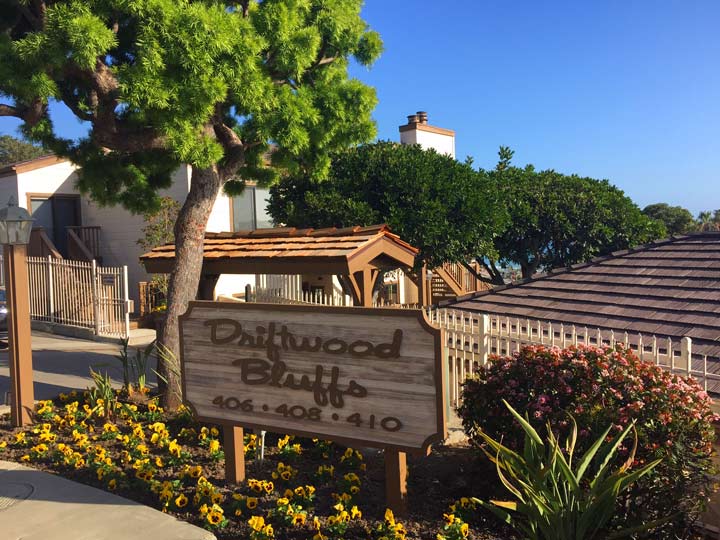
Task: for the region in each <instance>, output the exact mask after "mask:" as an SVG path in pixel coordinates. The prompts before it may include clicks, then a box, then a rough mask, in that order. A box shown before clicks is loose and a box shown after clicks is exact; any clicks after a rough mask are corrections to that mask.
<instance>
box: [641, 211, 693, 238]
mask: <svg viewBox="0 0 720 540" xmlns="http://www.w3.org/2000/svg"><path fill="white" fill-rule="evenodd" d="M643 214H645V215H646V216H647V217H649V218H650V219H654V220H656V221H660V222H662V223H663V224H664V225H665V229H666V230H667V233H668V234H669V235H673V234H685V233H688V232H691V231H694V230H696V229H697V223H696V222H695V219H694V218H693V215H692V214H691V213H690V210H688V209H687V208H683V207H682V206H670V205H669V204H667V203H656V204H650V205H648V206H646V207H645V208H643Z"/></svg>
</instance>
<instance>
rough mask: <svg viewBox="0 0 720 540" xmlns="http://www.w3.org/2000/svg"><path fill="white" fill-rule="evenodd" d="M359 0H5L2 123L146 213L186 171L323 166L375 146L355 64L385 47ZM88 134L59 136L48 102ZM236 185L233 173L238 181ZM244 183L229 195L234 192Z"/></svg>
mask: <svg viewBox="0 0 720 540" xmlns="http://www.w3.org/2000/svg"><path fill="white" fill-rule="evenodd" d="M361 4H362V2H361V0H340V1H332V2H326V1H320V0H264V1H262V2H257V1H250V0H246V1H239V2H225V1H219V0H207V1H197V0H152V1H148V0H72V1H69V0H68V1H64V0H58V1H51V0H44V1H43V0H38V1H37V2H32V3H27V2H25V1H22V0H9V5H8V6H6V7H4V8H3V10H2V14H0V59H1V60H0V97H1V96H2V95H5V96H7V97H9V98H10V101H11V102H10V103H7V104H4V105H0V115H5V116H9V115H11V116H17V117H19V118H21V119H23V120H24V121H25V123H24V127H23V129H24V133H25V135H26V136H28V137H29V138H30V139H32V140H36V141H42V142H43V143H45V144H47V145H48V147H49V148H51V149H52V150H53V151H55V152H56V153H58V154H60V155H63V156H68V157H70V158H72V159H73V161H74V162H76V163H78V164H80V165H82V167H83V169H82V176H81V180H80V188H81V189H83V190H85V191H87V192H89V193H90V194H91V195H92V196H93V197H94V198H95V199H96V200H97V201H99V202H100V203H105V204H114V203H118V202H119V203H122V204H123V205H124V206H126V207H127V208H129V209H130V210H133V211H137V212H142V211H145V210H147V209H148V207H149V206H157V203H158V198H157V195H156V193H157V190H158V189H160V188H165V187H167V186H168V184H169V183H170V173H171V172H172V171H173V170H174V169H175V168H176V167H177V166H178V165H179V164H180V163H188V164H191V165H193V166H195V167H198V168H201V169H204V168H208V167H211V166H215V165H217V166H218V168H219V171H220V173H221V175H222V176H223V178H231V177H234V178H238V177H242V178H245V179H251V178H252V179H260V180H263V181H269V180H271V179H272V172H271V171H270V170H268V168H267V167H265V166H264V163H263V159H262V156H263V153H264V151H265V149H266V145H267V143H268V141H270V140H272V141H274V142H276V143H277V145H278V150H277V151H276V152H274V153H273V156H274V159H275V160H276V161H277V162H282V163H284V164H285V165H286V166H288V167H291V168H293V169H299V170H303V171H308V172H309V171H323V170H324V169H326V168H327V165H328V158H327V152H328V151H329V150H332V149H333V148H339V147H342V146H345V145H348V144H353V143H358V142H362V141H365V140H368V139H369V138H371V137H372V136H373V134H374V130H375V126H374V123H373V122H372V121H371V119H370V111H371V110H372V108H373V107H374V105H375V102H376V98H375V93H374V91H373V90H372V89H371V88H368V87H366V86H365V85H363V84H362V83H360V82H359V81H357V80H352V79H348V77H347V66H348V61H349V58H350V57H353V58H354V59H355V60H357V61H359V62H360V63H362V64H369V63H371V62H372V61H373V60H374V59H375V58H376V57H377V56H378V54H379V53H380V50H381V47H382V44H381V41H380V38H379V36H378V35H377V33H375V32H372V31H370V30H368V28H367V26H366V24H365V22H364V21H363V20H362V19H361V18H360V16H359V13H360V8H361ZM52 100H58V101H62V102H63V103H64V104H65V105H67V106H68V107H69V108H70V109H71V110H72V111H73V112H74V113H75V115H76V116H77V117H78V118H79V119H81V120H84V121H87V122H89V123H90V124H91V132H90V136H89V137H88V138H87V139H83V140H80V141H70V140H65V139H62V138H61V137H59V136H57V134H56V133H55V130H54V126H53V125H52V122H51V120H50V117H49V116H48V114H47V105H48V102H50V101H52ZM238 172H239V173H240V176H236V174H237V173H238ZM242 187H243V184H242V182H241V181H237V180H231V181H229V182H228V184H227V186H226V189H227V190H228V191H235V192H237V191H240V190H242Z"/></svg>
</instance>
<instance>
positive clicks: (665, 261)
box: [441, 232, 720, 358]
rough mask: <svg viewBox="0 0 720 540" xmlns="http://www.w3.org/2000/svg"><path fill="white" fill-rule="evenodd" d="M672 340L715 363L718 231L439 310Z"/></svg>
mask: <svg viewBox="0 0 720 540" xmlns="http://www.w3.org/2000/svg"><path fill="white" fill-rule="evenodd" d="M441 306H442V307H452V308H455V309H463V310H468V311H475V312H486V313H496V314H500V315H507V316H510V317H521V318H530V319H537V320H542V321H552V322H559V323H564V324H575V325H579V326H587V327H588V328H601V329H607V330H615V331H621V332H623V333H624V332H626V331H627V332H628V333H636V334H637V333H642V334H645V335H656V336H658V337H665V336H670V337H672V338H673V339H675V338H677V339H678V340H679V339H681V338H683V337H685V336H687V337H690V338H692V340H693V354H699V355H707V356H712V357H716V358H717V357H720V232H707V233H695V234H690V235H687V236H679V237H673V238H670V239H667V240H662V241H659V242H655V243H652V244H647V245H644V246H639V247H637V248H634V249H630V250H625V251H620V252H616V253H613V254H611V255H609V256H605V257H599V258H597V259H594V260H592V261H590V262H588V263H584V264H578V265H575V266H572V267H570V268H568V269H561V270H555V271H552V272H548V273H546V274H539V275H536V276H533V277H532V278H531V279H527V280H523V281H519V282H516V283H512V284H510V285H505V286H501V287H497V288H495V289H491V290H490V291H485V292H480V293H475V294H473V295H466V296H461V297H458V298H456V299H454V300H450V301H446V302H443V303H441Z"/></svg>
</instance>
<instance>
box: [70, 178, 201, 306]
mask: <svg viewBox="0 0 720 540" xmlns="http://www.w3.org/2000/svg"><path fill="white" fill-rule="evenodd" d="M189 179H190V167H187V166H183V167H180V168H179V169H178V170H177V171H175V173H174V174H173V183H172V186H171V187H170V188H168V189H166V190H163V191H161V192H160V194H161V195H163V196H168V197H172V198H173V199H175V200H176V201H178V202H179V203H180V204H182V203H184V202H185V198H186V197H187V193H188V188H189V185H190V183H189ZM82 219H83V225H87V226H94V225H96V226H99V227H100V255H101V256H102V264H103V266H124V265H127V267H128V288H129V291H128V292H129V293H130V298H131V299H133V300H134V301H135V309H136V310H137V309H139V307H140V306H139V303H138V302H139V298H138V283H139V282H141V281H148V280H149V279H150V275H149V274H148V273H147V272H145V269H144V268H143V266H142V265H141V264H140V256H141V255H142V254H143V252H144V250H143V249H142V248H141V247H140V246H139V245H138V243H137V241H138V240H139V239H140V238H141V237H142V236H143V233H142V229H143V227H144V226H145V220H144V219H143V217H142V216H140V215H133V214H131V213H130V212H128V211H127V210H126V209H125V208H123V207H122V206H119V205H116V206H100V205H98V204H97V203H95V202H94V201H92V200H90V198H89V197H83V198H82Z"/></svg>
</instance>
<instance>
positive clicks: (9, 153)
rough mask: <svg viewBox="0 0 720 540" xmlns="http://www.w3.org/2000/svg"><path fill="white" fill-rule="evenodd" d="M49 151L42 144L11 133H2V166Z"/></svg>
mask: <svg viewBox="0 0 720 540" xmlns="http://www.w3.org/2000/svg"><path fill="white" fill-rule="evenodd" d="M48 153H49V152H48V151H47V150H45V149H44V148H42V147H41V146H36V145H34V144H31V143H28V142H25V141H23V140H22V139H16V138H15V137H11V136H10V135H0V167H2V166H3V165H9V164H10V163H17V162H18V161H26V160H28V159H33V158H36V157H40V156H44V155H47V154H48Z"/></svg>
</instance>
